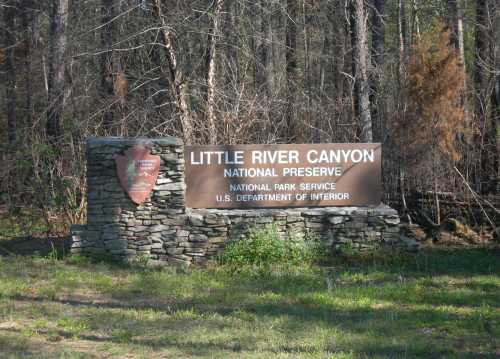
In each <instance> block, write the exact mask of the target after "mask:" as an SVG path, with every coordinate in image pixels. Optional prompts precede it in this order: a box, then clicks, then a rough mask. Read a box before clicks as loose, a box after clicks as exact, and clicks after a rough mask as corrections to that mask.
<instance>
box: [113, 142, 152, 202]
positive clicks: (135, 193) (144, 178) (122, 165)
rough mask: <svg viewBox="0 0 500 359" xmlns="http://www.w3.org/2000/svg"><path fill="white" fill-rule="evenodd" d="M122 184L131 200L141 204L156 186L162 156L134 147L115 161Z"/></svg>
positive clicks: (140, 147) (143, 148)
mask: <svg viewBox="0 0 500 359" xmlns="http://www.w3.org/2000/svg"><path fill="white" fill-rule="evenodd" d="M115 161H116V170H117V173H118V178H119V179H120V184H121V185H122V187H123V188H124V189H125V191H126V192H127V194H128V195H129V197H130V199H131V200H132V201H133V202H135V203H137V204H141V203H142V202H144V201H145V200H146V199H147V198H148V196H149V194H150V193H151V191H152V190H153V187H154V186H155V183H156V179H157V178H158V172H159V171H160V156H154V155H151V153H150V151H149V149H147V148H145V147H143V146H134V147H132V148H129V149H128V150H126V151H125V154H124V156H121V155H119V156H118V157H116V159H115Z"/></svg>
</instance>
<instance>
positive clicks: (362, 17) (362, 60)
mask: <svg viewBox="0 0 500 359" xmlns="http://www.w3.org/2000/svg"><path fill="white" fill-rule="evenodd" d="M354 5H355V11H356V12H355V13H356V19H355V21H356V81H357V82H358V83H359V86H358V88H357V90H358V91H359V94H358V98H359V103H358V107H359V121H360V125H361V133H360V140H361V141H362V142H373V131H372V119H371V112H370V83H369V79H368V67H369V61H370V55H369V52H368V33H367V21H368V16H367V12H366V11H365V4H364V0H355V3H354Z"/></svg>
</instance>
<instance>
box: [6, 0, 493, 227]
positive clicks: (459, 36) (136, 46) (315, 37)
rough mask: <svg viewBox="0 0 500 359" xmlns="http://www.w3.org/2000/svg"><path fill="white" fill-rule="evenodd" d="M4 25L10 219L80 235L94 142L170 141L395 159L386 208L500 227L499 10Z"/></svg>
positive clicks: (315, 11) (481, 3)
mask: <svg viewBox="0 0 500 359" xmlns="http://www.w3.org/2000/svg"><path fill="white" fill-rule="evenodd" d="M0 12H1V14H0V19H1V20H0V21H1V22H0V36H1V38H0V78H1V82H0V92H1V93H2V96H1V97H2V101H1V103H0V106H2V110H1V111H0V139H1V141H0V156H1V161H2V164H1V167H2V170H1V171H0V205H1V208H0V211H2V215H5V214H7V215H8V216H9V218H11V217H12V215H13V216H14V218H16V217H17V218H18V217H26V218H43V220H44V222H45V223H46V224H47V226H48V227H47V228H48V230H49V231H57V230H65V229H67V228H68V227H67V224H69V223H78V222H83V221H84V220H85V215H86V214H85V208H86V197H85V191H86V178H85V174H86V171H85V140H86V139H87V138H88V137H89V136H131V137H136V136H147V137H160V136H164V135H171V136H178V137H181V138H183V139H184V141H185V143H188V144H237V143H257V144H267V143H318V142H380V143H382V145H383V182H384V199H383V200H384V201H385V202H386V203H389V204H391V205H393V206H395V207H397V208H398V209H399V210H400V211H401V214H402V215H403V216H404V217H405V218H406V219H407V220H409V221H416V222H418V223H420V224H423V225H425V226H427V227H435V226H439V225H440V224H441V223H442V222H443V220H444V219H445V218H447V217H449V216H453V217H456V218H460V219H461V220H463V221H464V222H467V223H469V224H470V225H471V226H482V225H486V226H488V227H490V228H492V229H495V228H496V227H497V226H498V218H499V216H498V214H499V211H498V209H497V208H498V207H499V202H500V200H499V197H498V193H499V189H500V182H499V179H500V170H499V152H500V1H499V0H391V1H385V0H366V1H363V0H253V1H246V0H211V1H205V0H177V1H174V0H80V1H75V0H73V1H71V0H40V1H37V0H0ZM30 223H31V224H33V223H34V222H30ZM23 230H24V233H25V234H31V232H33V231H34V229H33V228H32V226H31V227H30V226H26V228H24V229H23Z"/></svg>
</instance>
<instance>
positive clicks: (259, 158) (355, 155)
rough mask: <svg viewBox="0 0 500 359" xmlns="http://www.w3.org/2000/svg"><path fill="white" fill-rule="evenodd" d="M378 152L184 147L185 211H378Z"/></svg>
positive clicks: (371, 147)
mask: <svg viewBox="0 0 500 359" xmlns="http://www.w3.org/2000/svg"><path fill="white" fill-rule="evenodd" d="M381 152H382V151H381V145H380V144H372V143H370V144H360V143H342V144H333V143H332V144H311V145H307V144H300V145H295V144H293V145H239V146H186V148H185V153H184V155H185V161H186V205H187V207H189V208H259V207H312V206H363V205H377V204H379V203H380V200H381V196H382V185H381V183H382V181H381V155H382V153H381Z"/></svg>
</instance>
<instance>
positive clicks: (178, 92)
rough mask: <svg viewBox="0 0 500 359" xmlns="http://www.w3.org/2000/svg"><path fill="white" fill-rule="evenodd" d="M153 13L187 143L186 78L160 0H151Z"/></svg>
mask: <svg viewBox="0 0 500 359" xmlns="http://www.w3.org/2000/svg"><path fill="white" fill-rule="evenodd" d="M153 14H154V16H155V17H156V18H157V19H158V21H159V22H160V24H161V35H162V36H161V41H162V42H163V48H164V50H165V54H166V56H167V59H168V69H169V71H168V72H169V74H168V76H169V79H170V83H171V85H172V93H173V94H174V97H175V102H176V106H177V109H178V110H179V112H180V115H181V126H182V134H183V138H184V143H185V144H187V145H189V144H191V143H192V141H193V116H192V114H191V110H190V105H189V96H188V93H187V85H186V79H185V76H184V73H183V71H182V70H181V68H180V67H179V64H178V61H177V51H176V49H175V47H174V42H173V35H172V32H171V31H170V27H169V26H168V25H167V23H166V21H165V18H164V16H163V10H162V8H161V1H160V0H153Z"/></svg>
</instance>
